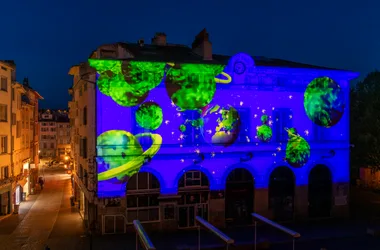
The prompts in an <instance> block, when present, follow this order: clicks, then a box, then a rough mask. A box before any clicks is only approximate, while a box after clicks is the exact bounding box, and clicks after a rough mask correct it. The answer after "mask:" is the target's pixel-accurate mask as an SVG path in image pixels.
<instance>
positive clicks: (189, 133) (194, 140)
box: [181, 111, 203, 146]
mask: <svg viewBox="0 0 380 250" xmlns="http://www.w3.org/2000/svg"><path fill="white" fill-rule="evenodd" d="M181 116H182V119H183V121H184V125H185V126H186V130H185V132H183V133H182V134H183V140H182V143H184V144H185V145H197V146H199V144H202V143H203V137H202V133H201V130H200V129H199V127H200V126H198V125H200V124H197V123H198V122H199V121H200V119H199V118H200V114H199V112H198V111H189V112H186V113H182V114H181Z"/></svg>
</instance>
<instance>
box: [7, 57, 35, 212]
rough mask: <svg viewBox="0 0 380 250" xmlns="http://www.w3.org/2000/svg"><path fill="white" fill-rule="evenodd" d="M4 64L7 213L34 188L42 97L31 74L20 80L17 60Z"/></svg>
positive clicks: (14, 209) (15, 210) (13, 210)
mask: <svg viewBox="0 0 380 250" xmlns="http://www.w3.org/2000/svg"><path fill="white" fill-rule="evenodd" d="M0 64H1V72H0V76H1V91H0V92H1V93H0V95H2V96H1V97H0V100H1V104H0V105H1V110H0V113H1V117H2V118H1V126H0V130H1V132H0V134H1V138H2V140H1V143H2V144H1V146H2V147H1V148H2V153H1V154H0V162H1V163H2V168H1V170H2V171H1V176H0V190H1V191H0V194H1V201H0V204H1V206H0V207H1V214H3V215H4V214H9V213H12V212H17V211H18V206H19V205H20V203H21V202H22V201H23V200H24V199H25V197H26V196H27V195H29V194H30V193H33V191H34V186H35V184H36V180H37V175H38V164H39V157H38V150H39V149H38V144H39V143H38V139H39V136H38V132H39V128H38V119H37V118H38V101H39V100H40V99H42V97H41V96H40V95H39V93H38V92H37V91H35V90H34V89H32V88H31V87H30V85H29V82H28V79H27V78H26V79H24V82H23V83H22V84H21V83H18V82H17V81H16V65H15V64H14V62H13V61H0ZM8 125H10V126H9V128H8ZM7 128H8V129H7ZM1 157H2V158H1ZM8 158H9V159H8ZM7 159H8V160H7Z"/></svg>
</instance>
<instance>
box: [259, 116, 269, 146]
mask: <svg viewBox="0 0 380 250" xmlns="http://www.w3.org/2000/svg"><path fill="white" fill-rule="evenodd" d="M268 122H269V118H268V116H267V115H263V116H261V123H262V125H261V126H260V127H259V128H258V129H257V133H256V135H257V138H259V140H260V141H262V142H269V141H270V139H271V138H272V128H271V127H269V126H268Z"/></svg>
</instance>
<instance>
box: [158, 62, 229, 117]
mask: <svg viewBox="0 0 380 250" xmlns="http://www.w3.org/2000/svg"><path fill="white" fill-rule="evenodd" d="M169 65H171V68H170V69H169V71H168V72H167V75H166V78H165V85H166V90H167V93H168V95H169V97H170V99H171V100H172V102H173V103H174V104H175V105H176V106H177V107H179V108H181V109H182V110H197V109H200V108H203V107H205V106H206V105H207V104H209V103H210V102H211V100H212V98H213V97H214V94H215V91H216V83H217V81H218V82H223V83H227V82H229V81H231V78H230V77H229V76H228V75H227V76H228V77H229V78H228V77H227V80H222V79H218V78H217V79H215V76H217V75H219V74H221V73H222V71H223V68H224V66H223V65H213V64H169ZM223 75H225V76H226V74H225V73H224V74H223Z"/></svg>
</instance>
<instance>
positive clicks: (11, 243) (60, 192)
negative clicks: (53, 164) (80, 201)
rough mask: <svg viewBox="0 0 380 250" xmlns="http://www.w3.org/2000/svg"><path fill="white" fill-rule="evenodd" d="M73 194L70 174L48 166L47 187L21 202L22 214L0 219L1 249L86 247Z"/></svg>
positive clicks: (31, 249) (46, 173) (20, 212)
mask: <svg viewBox="0 0 380 250" xmlns="http://www.w3.org/2000/svg"><path fill="white" fill-rule="evenodd" d="M70 196H71V184H70V176H69V175H67V174H66V173H65V171H64V170H63V169H61V168H47V169H46V170H45V187H44V189H43V190H42V191H41V192H39V193H38V194H35V195H30V196H29V197H28V198H27V201H24V202H22V204H21V205H20V211H19V214H14V215H11V216H8V217H7V218H4V219H3V220H1V221H0V249H1V250H2V249H4V250H8V249H9V250H15V249H22V250H24V249H25V250H29V249H30V250H40V249H44V247H45V246H46V245H47V246H49V247H50V249H52V250H53V249H54V250H59V249H83V248H84V241H85V240H86V238H83V237H81V236H82V235H83V234H84V228H83V222H82V219H81V218H80V215H79V213H78V212H77V211H75V209H73V208H72V207H71V206H70Z"/></svg>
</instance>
